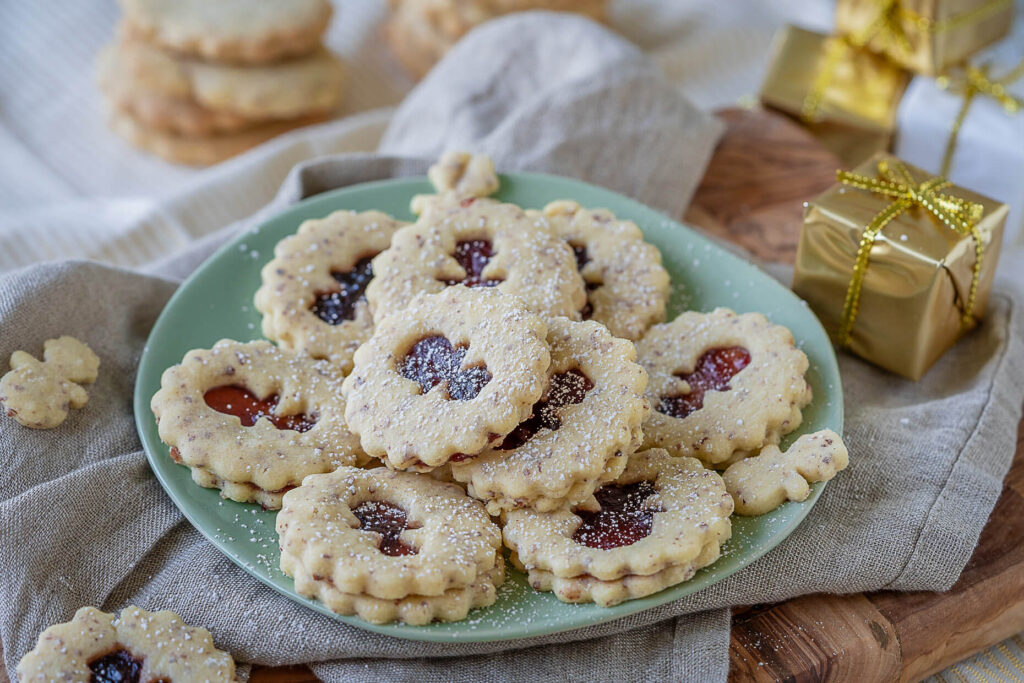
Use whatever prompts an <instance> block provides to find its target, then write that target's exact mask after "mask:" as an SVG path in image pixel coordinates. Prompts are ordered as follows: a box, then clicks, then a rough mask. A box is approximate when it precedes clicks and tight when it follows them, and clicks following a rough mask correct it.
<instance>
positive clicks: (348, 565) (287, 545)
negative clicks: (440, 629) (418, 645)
mask: <svg viewBox="0 0 1024 683" xmlns="http://www.w3.org/2000/svg"><path fill="white" fill-rule="evenodd" d="M277 533H278V534H279V535H280V541H281V569H282V571H284V572H285V573H286V574H288V575H289V576H291V577H293V578H294V579H295V589H296V590H297V591H298V592H299V593H301V594H303V595H306V596H309V597H312V598H317V599H319V600H320V601H321V602H323V603H324V604H325V605H326V606H327V607H328V608H330V609H331V610H332V611H334V612H337V613H338V614H357V615H358V616H359V617H360V618H362V619H365V620H366V621H370V622H373V623H377V624H382V623H387V622H390V621H401V622H405V623H407V624H426V623H430V622H431V621H435V620H436V621H458V620H460V619H464V618H465V617H466V614H467V613H468V612H469V610H470V609H473V608H474V607H484V606H487V605H490V604H492V603H493V602H494V600H495V595H496V588H497V586H499V585H501V583H502V582H503V581H504V577H505V560H504V558H503V557H502V555H501V531H500V530H499V529H498V527H497V526H496V525H495V524H494V523H493V522H492V521H491V519H490V517H489V516H488V514H487V511H486V510H484V507H483V505H482V504H481V503H479V502H478V501H475V500H473V499H472V498H470V497H469V496H467V495H466V494H465V492H464V491H463V490H462V489H461V488H459V487H458V486H456V485H455V484H446V483H443V482H439V481H436V480H435V479H432V478H430V477H425V476H421V475H418V474H413V473H411V472H396V471H394V470H388V469H386V468H383V467H378V468H376V469H370V470H365V469H358V468H355V467H341V468H339V469H337V470H336V471H334V472H332V473H330V474H318V475H313V476H310V477H307V478H306V480H305V481H304V482H303V484H302V486H300V487H299V488H297V489H294V490H292V491H289V492H288V493H287V494H285V497H284V506H283V507H282V509H281V512H280V513H279V514H278V516H277Z"/></svg>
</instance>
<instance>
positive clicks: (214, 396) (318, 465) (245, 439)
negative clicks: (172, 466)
mask: <svg viewBox="0 0 1024 683" xmlns="http://www.w3.org/2000/svg"><path fill="white" fill-rule="evenodd" d="M341 382H342V376H341V373H340V372H339V371H338V369H337V368H336V367H335V366H333V365H331V364H330V363H328V362H327V361H322V360H321V361H318V360H313V359H311V358H309V357H307V356H302V355H299V354H296V353H294V352H291V351H286V350H283V349H278V348H277V347H275V346H274V345H273V344H271V343H269V342H266V341H258V342H250V343H247V344H243V343H241V342H236V341H231V340H228V339H224V340H221V341H219V342H217V344H215V345H214V347H213V348H212V349H200V350H194V351H189V352H188V353H187V354H186V355H185V358H184V360H182V362H181V364H180V365H175V366H173V367H171V368H168V369H167V370H166V371H165V372H164V374H163V377H162V378H161V388H160V391H158V392H157V393H156V394H155V395H154V396H153V400H152V404H151V407H152V409H153V414H154V415H155V416H156V419H157V422H158V423H159V431H160V438H161V440H163V442H164V443H166V444H167V445H168V446H170V447H171V456H172V457H173V458H174V459H175V460H176V461H177V462H179V463H181V464H184V465H187V466H188V467H189V468H190V469H191V470H192V478H193V480H194V481H195V482H196V483H197V484H199V485H200V486H206V487H215V488H220V489H221V495H222V496H224V497H226V498H231V499H232V500H237V501H240V502H249V501H255V502H258V503H260V504H261V505H263V506H264V507H266V508H271V509H273V508H278V507H280V506H281V496H282V495H283V494H284V493H285V491H287V490H288V489H290V488H293V487H295V486H298V485H299V483H300V482H301V481H302V479H303V477H305V476H306V475H309V474H318V473H321V472H330V471H332V470H334V469H335V468H337V467H339V466H341V465H352V464H355V463H357V462H359V461H362V460H364V459H365V455H364V454H363V453H362V451H361V450H360V449H359V442H358V440H357V439H356V437H355V436H354V435H352V434H351V433H350V432H349V431H348V429H347V428H346V426H345V418H344V412H345V401H344V399H343V398H342V397H341Z"/></svg>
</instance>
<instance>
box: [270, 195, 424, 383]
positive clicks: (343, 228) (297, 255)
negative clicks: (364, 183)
mask: <svg viewBox="0 0 1024 683" xmlns="http://www.w3.org/2000/svg"><path fill="white" fill-rule="evenodd" d="M403 225H405V224H404V223H402V222H401V221H396V220H395V219H393V218H391V217H390V216H387V215H386V214H383V213H381V212H379V211H364V212H363V213H355V212H352V211H335V212H334V213H332V214H330V215H329V216H327V217H326V218H321V219H316V220H308V221H305V222H303V223H302V225H301V226H299V230H298V232H297V233H296V234H295V235H292V236H291V237H286V238H285V239H283V240H281V241H280V242H279V243H278V244H277V247H276V248H275V249H274V259H273V260H272V261H270V262H269V263H268V264H267V265H266V266H264V268H263V271H262V277H263V286H262V287H260V289H259V291H257V292H256V300H255V301H256V308H257V309H258V310H259V311H260V312H261V313H262V314H263V334H264V335H266V336H267V337H268V338H269V339H272V340H274V341H276V342H277V343H278V344H280V345H281V346H283V347H284V348H288V349H295V350H299V351H303V352H305V353H307V354H309V355H311V356H313V357H314V358H327V359H329V360H330V361H331V362H333V363H336V364H338V365H339V366H340V367H341V369H342V371H345V372H347V371H348V370H350V369H351V367H352V354H354V353H355V350H356V349H357V348H358V347H359V345H360V344H362V343H363V342H365V341H366V340H367V339H369V338H370V335H371V334H373V316H372V315H371V313H370V309H369V305H368V304H367V302H366V297H365V296H364V294H365V291H366V287H367V285H368V284H369V283H370V281H371V280H372V279H373V266H372V265H371V261H372V259H373V257H375V256H376V255H377V254H379V253H380V252H382V251H383V250H385V249H387V248H388V245H389V244H391V236H392V235H394V233H395V231H397V230H398V229H399V228H400V227H402V226H403Z"/></svg>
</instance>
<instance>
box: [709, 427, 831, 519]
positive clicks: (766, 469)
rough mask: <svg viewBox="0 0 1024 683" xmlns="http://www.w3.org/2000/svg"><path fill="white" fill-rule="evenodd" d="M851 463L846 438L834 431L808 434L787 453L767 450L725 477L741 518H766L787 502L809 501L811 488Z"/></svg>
mask: <svg viewBox="0 0 1024 683" xmlns="http://www.w3.org/2000/svg"><path fill="white" fill-rule="evenodd" d="M849 463H850V454H849V453H848V452H847V450H846V446H845V445H844V444H843V440H842V437H840V436H839V435H838V434H836V433H835V432H833V431H832V430H831V429H825V430H822V431H820V432H815V433H813V434H805V435H803V436H801V437H800V438H799V439H797V440H796V441H795V442H794V443H793V445H791V446H790V447H789V448H787V449H786V450H785V451H782V450H780V449H779V447H778V446H775V445H770V446H765V448H764V450H763V451H761V452H760V453H759V454H758V455H756V456H754V457H751V458H747V459H745V460H740V461H739V462H737V463H734V464H732V465H730V466H729V468H728V469H727V470H726V471H725V473H724V474H722V479H724V480H725V487H726V489H728V491H729V493H730V494H731V495H732V497H733V500H734V501H735V502H736V512H737V513H738V514H741V515H763V514H765V513H766V512H771V511H772V510H774V509H775V508H777V507H779V506H780V505H782V504H783V503H784V502H786V500H795V501H801V500H806V499H807V496H808V494H810V492H811V489H810V486H809V485H808V484H813V483H814V482H818V481H828V480H830V479H831V478H832V477H834V476H836V474H837V473H838V472H839V471H840V470H844V469H846V466H847V465H848V464H849Z"/></svg>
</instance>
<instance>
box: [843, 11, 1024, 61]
mask: <svg viewBox="0 0 1024 683" xmlns="http://www.w3.org/2000/svg"><path fill="white" fill-rule="evenodd" d="M1012 2H1013V0H989V2H986V3H985V4H983V5H979V6H978V7H975V8H974V9H972V10H968V11H967V12H962V13H960V14H955V15H953V16H949V17H946V18H944V19H939V20H935V19H931V18H930V17H926V16H923V15H921V14H919V13H917V12H915V11H913V10H910V9H907V8H906V7H903V5H902V4H901V0H878V2H877V5H878V14H877V16H876V17H875V19H874V21H872V22H871V23H870V24H868V25H867V26H866V27H865V28H864V30H862V31H860V32H859V33H857V34H855V35H853V36H852V37H851V38H850V41H851V42H852V43H853V44H854V45H856V46H857V47H864V46H865V45H867V44H868V43H869V42H870V41H871V40H872V39H874V38H875V36H883V40H886V41H888V42H889V44H891V45H895V46H896V47H897V48H898V49H899V50H901V51H902V52H904V53H909V52H910V51H911V45H910V38H909V37H908V36H907V29H906V27H907V26H908V25H909V26H910V27H912V28H914V29H916V30H917V31H919V32H921V33H927V34H936V33H943V32H945V31H951V30H953V29H956V28H960V27H961V26H966V25H967V24H973V23H975V22H978V21H981V20H982V19H984V18H985V17H987V16H988V15H990V14H992V13H994V12H999V11H1001V10H1003V9H1004V8H1006V7H1009V6H1010V4H1011V3H1012Z"/></svg>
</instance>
